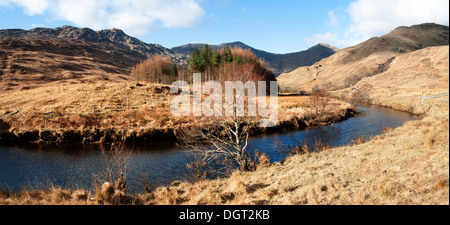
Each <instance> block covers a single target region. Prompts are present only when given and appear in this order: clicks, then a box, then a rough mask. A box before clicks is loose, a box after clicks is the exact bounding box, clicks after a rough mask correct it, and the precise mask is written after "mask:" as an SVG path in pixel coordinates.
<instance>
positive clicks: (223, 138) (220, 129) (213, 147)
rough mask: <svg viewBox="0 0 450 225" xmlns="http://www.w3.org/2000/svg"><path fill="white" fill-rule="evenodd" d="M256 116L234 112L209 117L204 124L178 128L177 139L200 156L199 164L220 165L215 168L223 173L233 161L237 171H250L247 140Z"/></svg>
mask: <svg viewBox="0 0 450 225" xmlns="http://www.w3.org/2000/svg"><path fill="white" fill-rule="evenodd" d="M256 119H257V118H256V116H248V115H247V116H238V115H237V114H236V112H234V113H233V115H231V116H225V115H224V116H215V117H211V119H210V121H209V123H208V124H207V125H202V126H195V127H193V126H190V127H184V128H182V129H181V132H179V134H178V139H179V140H180V141H181V142H182V143H184V144H186V145H188V147H189V148H190V152H191V153H193V154H194V155H197V156H198V157H199V158H202V160H203V161H204V164H203V166H214V165H218V166H222V170H220V171H216V172H219V173H227V172H229V167H233V166H234V165H237V166H238V167H239V169H240V170H241V171H250V170H252V168H251V159H250V154H249V151H248V140H249V136H250V129H251V127H253V126H255V125H256V124H257V122H258V121H257V120H256ZM216 169H217V168H216Z"/></svg>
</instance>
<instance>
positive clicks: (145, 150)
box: [0, 106, 418, 192]
mask: <svg viewBox="0 0 450 225" xmlns="http://www.w3.org/2000/svg"><path fill="white" fill-rule="evenodd" d="M358 111H360V112H362V114H361V115H357V116H356V117H353V118H350V119H348V120H346V121H343V122H340V123H336V124H334V125H333V126H332V125H329V126H324V127H320V128H316V129H306V130H301V131H296V132H291V133H287V134H286V133H280V134H271V135H260V136H256V137H253V138H251V140H250V142H249V147H250V149H257V150H259V151H260V152H265V153H266V154H267V155H268V156H269V157H270V159H271V161H272V162H277V161H281V160H283V158H284V157H285V156H286V155H285V154H283V153H281V152H280V151H277V150H274V146H277V145H278V146H279V144H280V143H282V144H283V145H288V146H289V145H295V143H305V142H306V143H308V144H309V145H311V144H312V143H314V142H315V139H316V138H318V139H320V140H322V141H323V142H325V143H326V144H327V145H330V146H332V147H339V146H345V145H349V144H350V143H351V141H352V140H353V139H354V138H355V136H357V135H358V136H360V137H365V138H366V139H371V138H373V137H374V136H377V135H380V134H382V133H383V128H384V127H392V128H397V127H400V126H402V125H403V124H404V123H405V122H407V121H411V120H415V119H418V117H416V116H413V115H411V114H408V113H404V112H399V111H396V110H392V109H388V108H383V107H375V106H370V107H359V108H358ZM293 139H295V140H293ZM130 148H132V150H133V151H132V153H131V156H130V160H129V163H128V169H129V170H130V173H129V175H128V177H127V182H128V184H129V190H130V191H133V192H142V191H143V190H144V188H143V184H142V183H143V182H142V181H143V177H145V178H146V179H147V180H148V181H149V182H150V184H151V185H152V187H153V188H155V187H157V186H161V185H168V184H170V183H172V182H173V181H176V180H184V179H185V176H186V174H187V172H188V169H187V168H186V165H187V164H188V163H189V162H190V156H189V155H188V154H186V153H185V152H184V151H182V149H180V148H179V147H176V146H175V145H173V144H170V143H159V144H158V145H155V144H140V145H135V146H130ZM102 168H104V156H103V155H102V154H101V152H100V151H99V149H98V146H95V145H76V144H75V145H74V144H71V145H65V146H37V145H21V146H3V147H2V146H0V189H2V190H5V191H19V190H22V189H24V188H30V189H42V188H48V187H49V186H50V185H55V186H56V187H61V188H69V189H76V188H83V189H88V190H93V183H94V182H93V181H94V174H99V171H101V170H102Z"/></svg>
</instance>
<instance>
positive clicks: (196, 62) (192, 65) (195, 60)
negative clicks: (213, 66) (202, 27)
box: [188, 47, 204, 73]
mask: <svg viewBox="0 0 450 225" xmlns="http://www.w3.org/2000/svg"><path fill="white" fill-rule="evenodd" d="M202 61H203V60H202V57H201V55H200V50H199V49H198V48H197V47H195V49H194V51H192V53H191V58H190V59H189V64H188V67H189V68H188V69H189V71H190V72H192V73H198V72H200V73H201V72H203V70H204V63H203V62H202Z"/></svg>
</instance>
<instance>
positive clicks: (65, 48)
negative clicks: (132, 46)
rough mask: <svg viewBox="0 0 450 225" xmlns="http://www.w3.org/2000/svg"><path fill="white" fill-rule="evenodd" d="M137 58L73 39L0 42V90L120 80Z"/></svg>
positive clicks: (116, 49)
mask: <svg viewBox="0 0 450 225" xmlns="http://www.w3.org/2000/svg"><path fill="white" fill-rule="evenodd" d="M137 62H139V58H136V57H133V56H131V55H129V54H128V53H127V52H126V51H124V50H123V49H121V48H118V47H115V46H113V45H106V46H105V44H94V43H86V42H81V41H76V40H65V39H48V40H31V39H17V40H13V39H5V40H0V91H9V90H14V89H30V88H34V87H38V86H42V85H47V84H64V83H86V82H96V81H100V80H102V81H105V80H108V81H123V80H127V79H128V74H129V73H130V68H131V67H132V66H134V65H135V64H136V63H137Z"/></svg>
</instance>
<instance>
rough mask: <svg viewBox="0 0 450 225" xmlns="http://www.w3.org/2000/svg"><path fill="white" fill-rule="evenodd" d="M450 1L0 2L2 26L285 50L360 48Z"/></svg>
mask: <svg viewBox="0 0 450 225" xmlns="http://www.w3.org/2000/svg"><path fill="white" fill-rule="evenodd" d="M448 8H449V1H448V0H395V1H392V0H318V1H304V0H283V1H274V0H273V1H272V0H133V1H131V0H78V1H72V0H0V13H1V14H0V21H1V22H0V29H7V28H21V29H31V28H34V27H50V28H53V27H58V26H62V25H73V26H77V27H89V28H92V29H94V30H100V29H109V28H120V29H122V30H124V31H125V32H126V33H128V34H129V35H132V36H135V37H138V38H139V39H141V40H143V41H144V42H147V43H158V44H161V45H163V46H165V47H168V48H171V47H175V46H178V45H182V44H186V43H192V42H201V43H209V44H220V43H225V42H233V41H242V42H244V43H246V44H248V45H250V46H252V47H255V48H258V49H261V50H265V51H269V52H274V53H288V52H296V51H301V50H305V49H307V48H309V47H311V46H313V45H315V44H318V43H328V44H331V45H334V46H337V47H340V48H345V47H348V46H352V45H355V44H357V43H359V42H362V41H365V40H367V39H369V38H370V37H373V36H380V35H383V34H386V33H388V32H389V31H391V30H392V29H394V28H395V27H397V26H410V25H414V24H419V23H425V22H435V23H439V24H444V25H448V23H449V19H448V18H449V10H448Z"/></svg>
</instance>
